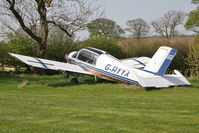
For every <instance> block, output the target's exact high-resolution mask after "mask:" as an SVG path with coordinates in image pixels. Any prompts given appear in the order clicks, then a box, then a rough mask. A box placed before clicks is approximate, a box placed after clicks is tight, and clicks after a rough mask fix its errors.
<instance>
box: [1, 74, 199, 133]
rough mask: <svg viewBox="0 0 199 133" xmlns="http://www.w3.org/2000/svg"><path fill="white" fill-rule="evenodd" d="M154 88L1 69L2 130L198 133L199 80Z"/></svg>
mask: <svg viewBox="0 0 199 133" xmlns="http://www.w3.org/2000/svg"><path fill="white" fill-rule="evenodd" d="M191 83H192V86H191V87H173V88H169V89H153V90H146V89H145V88H142V87H139V86H135V85H131V86H128V85H123V84H117V83H100V84H96V83H95V82H94V81H93V80H92V78H91V77H87V76H84V77H80V83H79V85H74V84H71V83H70V79H64V78H63V76H62V75H56V76H38V75H27V74H12V73H2V72H0V133H7V132H9V133H22V132H26V133H27V132H28V133H29V132H34V133H42V132H46V133H55V132H68V133H198V132H199V81H198V80H196V79H192V80H191Z"/></svg>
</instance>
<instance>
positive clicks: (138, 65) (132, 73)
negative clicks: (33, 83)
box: [9, 46, 191, 88]
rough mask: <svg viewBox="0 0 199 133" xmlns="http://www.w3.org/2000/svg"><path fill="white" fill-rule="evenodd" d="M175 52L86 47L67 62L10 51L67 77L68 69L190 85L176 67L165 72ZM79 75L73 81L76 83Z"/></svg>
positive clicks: (109, 77) (165, 84) (166, 84)
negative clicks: (122, 54) (121, 52)
mask: <svg viewBox="0 0 199 133" xmlns="http://www.w3.org/2000/svg"><path fill="white" fill-rule="evenodd" d="M176 53H177V50H176V49H174V48H170V47H167V46H161V47H160V48H159V49H158V50H157V52H156V53H155V54H154V55H153V57H152V58H149V57H137V58H135V57H134V58H128V59H122V60H119V59H117V58H115V57H113V56H112V55H110V54H109V53H108V52H106V51H103V50H100V49H97V48H93V47H87V48H82V49H81V50H79V51H73V52H71V53H69V54H68V55H66V56H65V59H66V63H64V62H58V61H52V60H46V59H41V58H36V57H30V56H24V55H19V54H14V53H9V54H10V55H11V56H13V57H16V58H18V59H19V60H21V61H22V62H24V63H26V64H28V65H31V66H33V67H39V68H44V69H52V70H63V71H65V77H68V72H74V73H80V74H87V75H92V76H94V77H95V79H97V78H102V79H106V80H112V81H116V82H120V83H127V84H138V85H141V86H142V87H145V88H146V87H153V88H167V87H170V86H186V85H191V84H190V83H189V81H188V80H187V79H186V78H185V77H184V76H183V75H182V74H181V73H180V72H179V71H178V70H174V74H165V72H166V71H167V69H168V67H169V65H170V63H171V61H172V60H173V58H174V56H175V55H176ZM77 77H78V76H76V77H75V78H73V79H72V80H71V82H73V83H77V82H78V80H77Z"/></svg>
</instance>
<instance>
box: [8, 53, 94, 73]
mask: <svg viewBox="0 0 199 133" xmlns="http://www.w3.org/2000/svg"><path fill="white" fill-rule="evenodd" d="M9 54H10V55H11V56H13V57H16V58H18V59H19V60H21V61H22V62H24V63H26V64H27V65H30V66H33V67H39V68H44V69H51V70H63V71H69V72H75V73H82V74H89V75H93V74H91V73H90V72H88V71H86V70H85V69H83V68H81V67H79V66H77V65H73V64H69V63H64V62H58V61H52V60H46V59H40V58H35V57H30V56H24V55H19V54H13V53H9Z"/></svg>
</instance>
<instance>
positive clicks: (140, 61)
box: [120, 57, 151, 68]
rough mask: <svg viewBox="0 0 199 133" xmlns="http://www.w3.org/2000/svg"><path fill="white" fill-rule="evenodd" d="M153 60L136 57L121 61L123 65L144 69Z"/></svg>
mask: <svg viewBox="0 0 199 133" xmlns="http://www.w3.org/2000/svg"><path fill="white" fill-rule="evenodd" d="M150 59H151V58H149V57H134V58H127V59H122V60H120V61H121V62H122V63H124V64H125V65H127V66H129V67H133V68H144V67H145V66H146V64H147V63H148V62H149V60H150Z"/></svg>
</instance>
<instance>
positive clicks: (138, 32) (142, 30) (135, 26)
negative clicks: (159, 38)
mask: <svg viewBox="0 0 199 133" xmlns="http://www.w3.org/2000/svg"><path fill="white" fill-rule="evenodd" d="M126 25H127V26H128V27H127V28H126V30H127V31H129V32H131V33H133V36H134V37H136V38H137V39H140V38H141V37H144V36H146V35H147V34H148V33H149V31H150V26H149V25H148V24H147V22H146V21H144V20H143V19H141V18H138V19H133V20H128V21H127V23H126Z"/></svg>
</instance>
